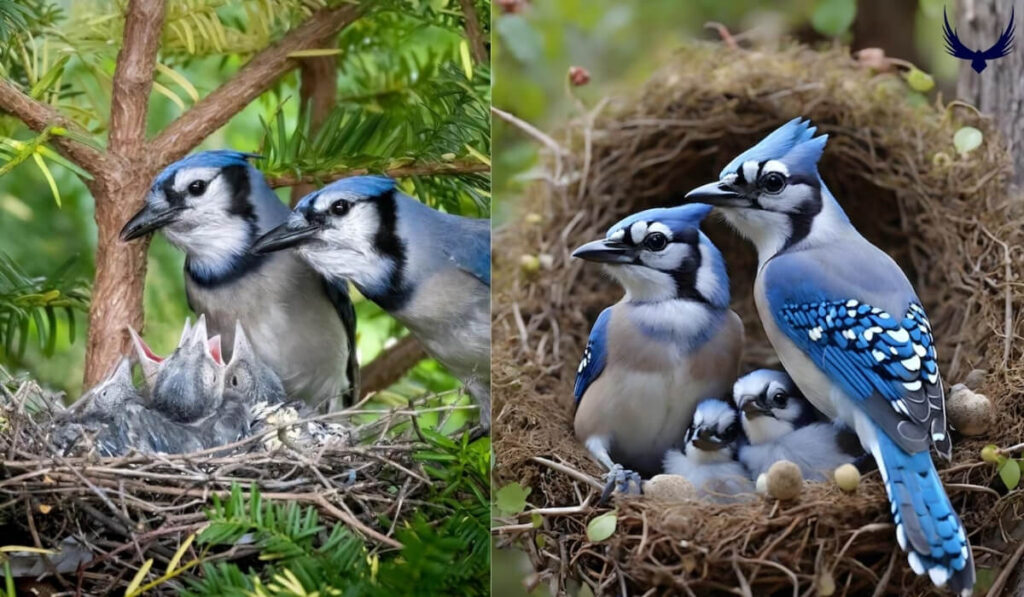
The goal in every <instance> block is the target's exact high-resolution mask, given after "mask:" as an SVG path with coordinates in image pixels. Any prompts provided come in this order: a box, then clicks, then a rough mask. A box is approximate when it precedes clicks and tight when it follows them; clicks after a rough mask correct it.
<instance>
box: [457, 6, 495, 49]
mask: <svg viewBox="0 0 1024 597" xmlns="http://www.w3.org/2000/svg"><path fill="white" fill-rule="evenodd" d="M459 3H460V5H461V6H462V16H463V17H465V19H466V37H467V38H468V39H469V50H470V52H472V54H473V60H476V61H477V62H478V63H480V64H487V63H488V62H490V58H489V57H488V56H487V43H486V41H485V40H484V34H483V29H482V28H481V27H480V17H479V16H477V12H476V7H475V6H473V0H459Z"/></svg>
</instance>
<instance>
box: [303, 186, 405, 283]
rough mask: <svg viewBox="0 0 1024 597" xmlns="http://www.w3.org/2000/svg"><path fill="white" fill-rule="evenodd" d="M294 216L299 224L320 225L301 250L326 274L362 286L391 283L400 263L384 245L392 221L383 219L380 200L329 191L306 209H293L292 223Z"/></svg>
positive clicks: (307, 258)
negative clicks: (295, 211)
mask: <svg viewBox="0 0 1024 597" xmlns="http://www.w3.org/2000/svg"><path fill="white" fill-rule="evenodd" d="M291 220H295V222H294V224H295V225H308V224H316V225H317V226H318V227H317V230H316V232H315V233H314V234H313V236H312V237H310V239H309V240H308V241H307V242H304V243H303V244H301V245H299V247H298V251H299V254H300V255H301V256H302V257H303V258H304V259H306V261H307V262H309V264H310V265H312V266H313V268H314V269H316V270H317V271H319V272H320V273H321V274H322V275H324V276H325V277H328V278H344V279H349V280H352V281H353V282H354V283H355V284H356V285H358V286H360V287H361V288H376V287H378V286H384V285H387V283H388V280H389V279H390V278H391V275H392V273H393V271H394V268H395V267H396V264H395V262H394V260H393V259H392V258H391V256H389V255H387V254H386V251H385V247H382V246H381V241H382V236H387V235H382V234H381V232H382V229H386V228H388V223H386V222H384V221H383V218H382V213H381V210H380V209H379V205H378V202H376V201H373V200H365V199H363V198H362V197H358V196H353V195H351V194H348V193H326V192H325V193H321V194H320V195H319V196H317V197H316V200H315V201H313V202H311V204H310V205H309V206H307V207H306V210H305V212H304V213H293V214H292V215H291V216H290V218H289V223H292V222H291ZM300 220H305V222H300ZM392 224H393V222H392ZM391 230H392V231H393V228H391Z"/></svg>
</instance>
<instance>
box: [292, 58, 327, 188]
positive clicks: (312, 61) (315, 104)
mask: <svg viewBox="0 0 1024 597" xmlns="http://www.w3.org/2000/svg"><path fill="white" fill-rule="evenodd" d="M299 76H300V77H301V81H302V84H301V86H300V87H299V97H300V98H301V100H302V107H301V110H302V111H303V112H304V113H309V134H310V136H312V135H315V134H316V132H317V131H319V130H320V126H321V125H323V123H324V120H325V119H326V118H327V115H328V114H330V113H331V109H333V108H334V103H335V102H334V100H335V99H336V98H337V96H338V60H337V58H335V57H334V56H317V57H315V58H304V59H303V60H302V62H301V63H300V64H299ZM314 188H315V187H314V186H313V185H312V184H310V183H308V182H300V183H298V184H296V185H295V186H293V187H292V198H291V203H292V207H294V206H295V204H297V203H298V202H299V199H302V198H303V197H305V196H306V195H307V194H309V193H310V192H312V191H313V190H314Z"/></svg>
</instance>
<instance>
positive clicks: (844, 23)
mask: <svg viewBox="0 0 1024 597" xmlns="http://www.w3.org/2000/svg"><path fill="white" fill-rule="evenodd" d="M856 17H857V0H818V3H817V6H815V7H814V13H813V14H811V26H812V27H814V30H815V31H817V32H818V33H820V34H822V35H824V36H827V37H839V36H840V35H842V34H843V33H845V32H846V30H847V29H849V28H850V25H852V24H853V19H854V18H856Z"/></svg>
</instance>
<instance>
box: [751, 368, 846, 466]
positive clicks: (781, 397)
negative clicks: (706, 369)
mask: <svg viewBox="0 0 1024 597" xmlns="http://www.w3.org/2000/svg"><path fill="white" fill-rule="evenodd" d="M732 398H733V403H734V404H736V407H737V408H739V409H740V421H741V422H742V424H743V433H744V435H745V436H746V438H747V443H745V444H744V445H743V446H742V447H740V453H739V460H740V462H742V463H743V465H744V466H745V467H747V470H749V471H750V475H751V477H753V478H755V479H756V478H757V476H758V475H760V474H761V473H767V472H768V469H769V468H770V467H771V465H773V464H775V463H776V462H778V461H779V460H788V461H790V462H793V463H795V464H796V465H797V466H799V467H800V471H801V472H802V473H803V476H804V478H805V479H807V480H810V481H825V480H826V479H831V478H832V472H833V471H834V470H835V468H836V467H837V466H839V465H841V464H846V463H852V462H854V461H855V460H856V459H857V457H858V456H859V455H860V454H861V451H860V449H859V448H860V447H859V446H858V445H857V438H856V436H855V435H854V434H853V432H852V431H850V430H849V429H847V428H845V427H843V426H841V424H839V423H832V422H829V421H826V420H825V418H824V416H823V415H822V414H821V413H819V412H818V411H817V409H815V408H814V407H813V406H811V403H810V402H808V401H807V399H806V398H804V396H803V394H801V393H800V390H799V389H798V388H797V387H796V384H794V383H793V380H792V379H790V377H789V376H788V375H786V374H785V373H784V372H782V371H775V370H772V369H758V370H756V371H751V372H750V373H748V374H746V375H744V376H743V377H741V378H740V379H738V380H736V383H735V384H734V385H733V387H732Z"/></svg>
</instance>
